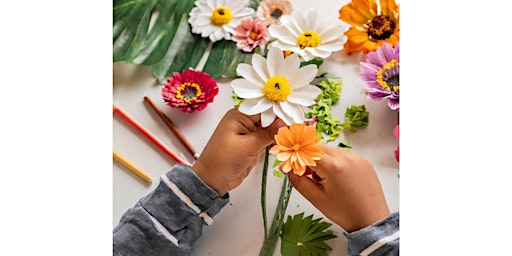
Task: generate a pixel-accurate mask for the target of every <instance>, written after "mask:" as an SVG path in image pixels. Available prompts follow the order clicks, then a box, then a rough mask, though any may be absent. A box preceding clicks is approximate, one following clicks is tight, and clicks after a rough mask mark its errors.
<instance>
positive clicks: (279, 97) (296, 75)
mask: <svg viewBox="0 0 512 256" xmlns="http://www.w3.org/2000/svg"><path fill="white" fill-rule="evenodd" d="M236 72H237V74H238V75H239V76H241V77H243V78H238V79H235V80H233V81H232V82H231V87H232V88H233V90H234V91H235V93H236V94H237V95H238V97H240V98H244V99H245V100H244V101H243V102H242V103H241V104H240V106H239V107H238V110H240V112H242V113H244V114H247V115H255V114H259V113H261V125H262V126H263V127H267V126H269V125H270V124H271V123H272V122H273V121H274V119H275V118H276V116H277V117H279V118H280V119H282V120H283V121H284V122H285V123H286V124H287V125H291V124H292V123H303V122H304V113H305V111H307V108H306V107H308V106H311V105H313V104H315V103H316V102H315V99H316V97H317V96H318V95H319V94H320V93H321V92H322V91H321V89H320V88H318V87H316V86H314V85H311V84H310V83H311V81H313V79H314V78H315V77H316V75H317V73H318V68H317V67H316V65H306V66H304V67H302V68H300V58H299V56H298V55H297V54H292V55H290V56H288V57H286V58H285V57H284V55H283V52H282V51H280V50H279V49H278V48H275V47H270V49H269V52H268V55H267V59H265V58H264V57H263V56H261V55H258V54H253V56H252V66H251V65H249V64H245V63H241V64H238V67H237V69H236Z"/></svg>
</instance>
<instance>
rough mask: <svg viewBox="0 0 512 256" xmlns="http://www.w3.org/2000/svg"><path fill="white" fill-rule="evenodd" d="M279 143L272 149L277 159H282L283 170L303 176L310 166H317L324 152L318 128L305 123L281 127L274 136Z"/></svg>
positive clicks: (271, 151)
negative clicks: (320, 143)
mask: <svg viewBox="0 0 512 256" xmlns="http://www.w3.org/2000/svg"><path fill="white" fill-rule="evenodd" d="M274 138H275V139H276V143H277V145H275V146H273V147H272V148H271V149H270V151H269V152H270V153H271V154H275V155H276V158H277V160H279V161H281V162H282V164H281V167H282V170H283V172H285V173H288V172H290V171H291V170H293V173H295V174H297V175H299V176H302V175H303V174H304V173H305V172H306V169H307V167H308V166H316V162H315V160H320V159H321V158H322V156H323V155H324V152H323V151H322V149H321V148H320V147H318V143H319V142H320V140H321V138H319V137H317V136H316V128H315V127H314V126H309V125H305V124H298V123H293V124H292V125H291V127H290V128H288V127H286V126H285V127H281V128H279V131H278V132H277V135H275V136H274Z"/></svg>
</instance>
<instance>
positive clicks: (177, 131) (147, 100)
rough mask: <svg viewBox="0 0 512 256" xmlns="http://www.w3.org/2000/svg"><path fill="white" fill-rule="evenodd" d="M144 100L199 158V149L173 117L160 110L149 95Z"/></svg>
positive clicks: (193, 154)
mask: <svg viewBox="0 0 512 256" xmlns="http://www.w3.org/2000/svg"><path fill="white" fill-rule="evenodd" d="M144 101H146V102H147V103H148V104H149V106H150V107H151V109H153V111H154V112H155V113H156V114H157V115H158V117H159V118H160V120H162V122H164V124H165V126H167V128H169V130H171V132H172V133H173V134H174V136H176V137H177V138H178V139H179V140H180V141H181V143H182V144H183V146H185V148H186V149H187V150H188V152H190V154H191V155H192V156H193V157H194V158H195V159H196V160H197V158H198V157H199V153H197V151H196V150H195V149H194V147H193V146H192V144H191V143H190V141H188V140H187V138H186V137H185V135H183V133H182V132H181V131H180V129H178V127H177V126H176V125H175V124H174V123H173V122H172V121H171V119H169V117H167V116H166V115H165V114H164V112H162V110H160V108H158V106H157V105H156V104H155V103H154V102H153V101H152V100H151V99H150V98H149V97H148V96H144Z"/></svg>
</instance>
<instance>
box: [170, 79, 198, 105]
mask: <svg viewBox="0 0 512 256" xmlns="http://www.w3.org/2000/svg"><path fill="white" fill-rule="evenodd" d="M200 95H201V87H200V86H199V85H198V84H196V83H190V82H185V83H182V84H181V85H180V87H178V90H177V91H176V98H177V99H180V100H184V101H185V102H186V103H190V102H191V101H194V100H196V99H197V97H199V96H200Z"/></svg>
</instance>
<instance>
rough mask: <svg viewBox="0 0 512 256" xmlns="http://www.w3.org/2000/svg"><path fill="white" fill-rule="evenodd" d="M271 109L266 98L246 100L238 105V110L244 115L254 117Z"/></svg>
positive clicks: (270, 103)
mask: <svg viewBox="0 0 512 256" xmlns="http://www.w3.org/2000/svg"><path fill="white" fill-rule="evenodd" d="M270 107H272V102H271V101H269V100H268V99H267V98H254V99H246V100H244V101H242V103H240V106H239V107H238V110H239V111H240V112H242V113H244V114H246V115H256V114H259V113H261V112H263V111H265V110H267V109H269V108H270Z"/></svg>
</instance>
